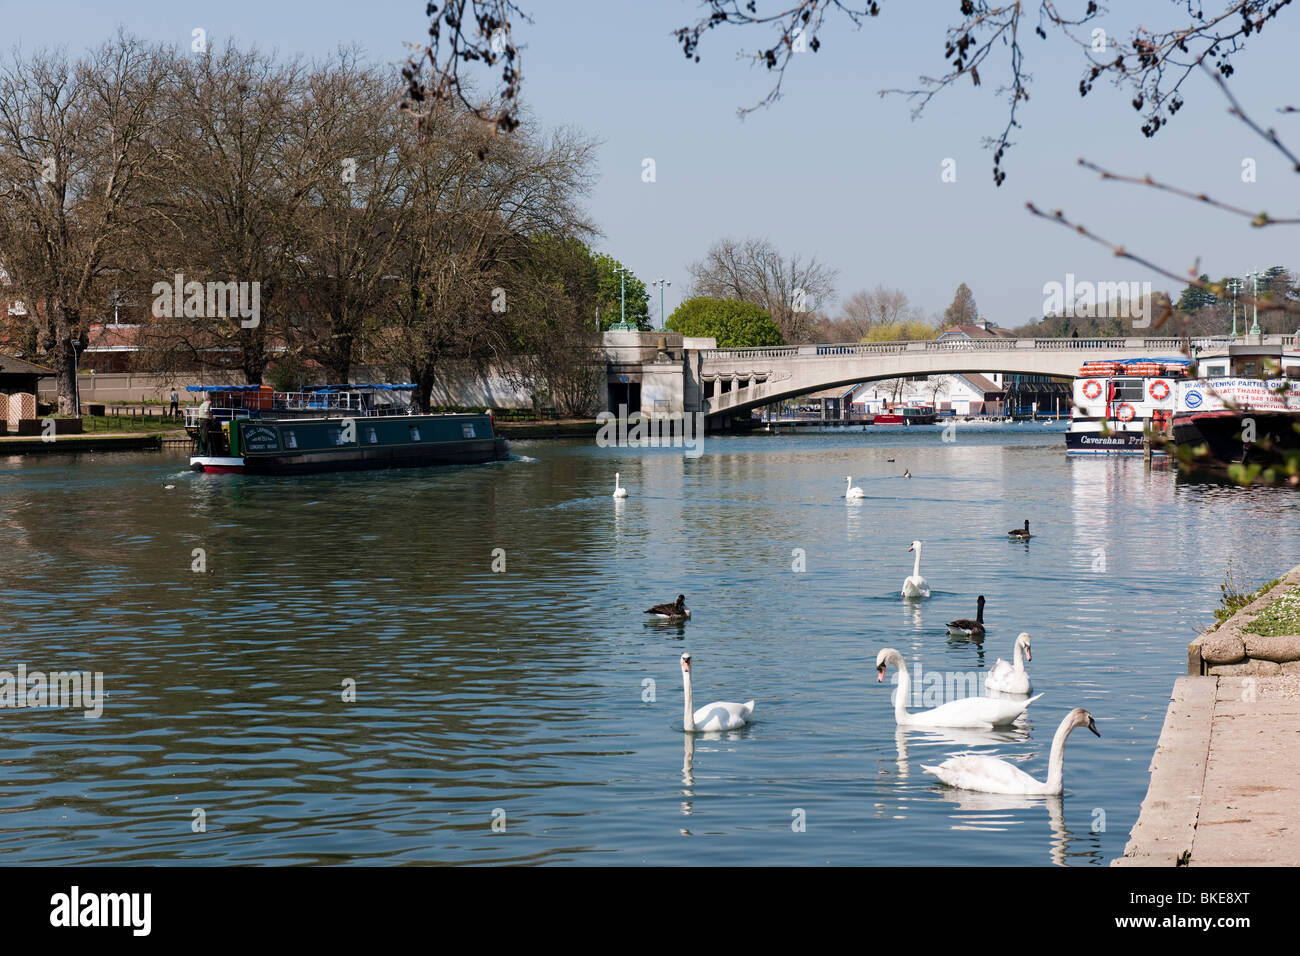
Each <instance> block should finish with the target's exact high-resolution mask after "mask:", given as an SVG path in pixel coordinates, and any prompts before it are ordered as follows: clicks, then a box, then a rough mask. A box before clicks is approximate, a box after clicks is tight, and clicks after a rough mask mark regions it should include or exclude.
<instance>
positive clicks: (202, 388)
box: [185, 382, 415, 392]
mask: <svg viewBox="0 0 1300 956" xmlns="http://www.w3.org/2000/svg"><path fill="white" fill-rule="evenodd" d="M270 387H271V386H269V385H186V386H185V391H187V392H256V391H260V390H261V389H264V388H270ZM414 388H415V383H414V382H407V383H406V384H396V385H391V384H387V383H376V384H373V385H308V386H307V387H306V388H304V389H303V391H304V392H409V391H411V390H412V389H414Z"/></svg>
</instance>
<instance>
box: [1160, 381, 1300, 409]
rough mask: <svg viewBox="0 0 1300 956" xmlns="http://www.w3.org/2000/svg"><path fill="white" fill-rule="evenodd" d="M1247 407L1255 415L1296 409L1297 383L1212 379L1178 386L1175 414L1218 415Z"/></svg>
mask: <svg viewBox="0 0 1300 956" xmlns="http://www.w3.org/2000/svg"><path fill="white" fill-rule="evenodd" d="M1246 406H1249V407H1250V408H1253V409H1256V410H1258V411H1286V410H1287V409H1300V382H1296V381H1294V380H1288V379H1284V378H1275V379H1269V380H1268V381H1264V380H1263V379H1258V378H1212V379H1208V380H1206V381H1191V382H1179V383H1178V410H1179V411H1189V412H1211V411H1220V410H1222V409H1224V408H1229V407H1232V408H1242V407H1246Z"/></svg>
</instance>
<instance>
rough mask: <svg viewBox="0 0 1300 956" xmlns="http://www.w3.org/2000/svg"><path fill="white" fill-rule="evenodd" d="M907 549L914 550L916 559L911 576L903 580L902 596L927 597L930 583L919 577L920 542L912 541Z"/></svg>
mask: <svg viewBox="0 0 1300 956" xmlns="http://www.w3.org/2000/svg"><path fill="white" fill-rule="evenodd" d="M907 550H908V551H915V552H916V561H915V563H913V565H912V576H911V577H909V578H905V579H904V580H903V597H905V598H928V597H929V596H930V584H929V582H927V581H926V580H925V578H923V577H921V542H920V541H913V542H912V546H911V547H910V548H908V549H907Z"/></svg>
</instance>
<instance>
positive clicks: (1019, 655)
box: [1016, 639, 1025, 674]
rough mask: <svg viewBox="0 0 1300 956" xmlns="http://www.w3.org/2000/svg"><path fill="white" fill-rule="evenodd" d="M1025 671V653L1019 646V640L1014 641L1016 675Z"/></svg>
mask: <svg viewBox="0 0 1300 956" xmlns="http://www.w3.org/2000/svg"><path fill="white" fill-rule="evenodd" d="M1024 671H1025V651H1024V648H1023V647H1022V646H1021V644H1020V641H1019V639H1017V640H1016V673H1018V674H1023V673H1024Z"/></svg>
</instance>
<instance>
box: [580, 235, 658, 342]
mask: <svg viewBox="0 0 1300 956" xmlns="http://www.w3.org/2000/svg"><path fill="white" fill-rule="evenodd" d="M591 258H592V260H593V261H594V262H595V263H596V275H597V282H598V287H597V293H596V306H597V308H599V309H600V328H601V331H602V332H603V331H605V330H606V329H608V328H609V327H610V326H611V325H613V324H614V323H616V322H619V321H621V315H622V312H621V310H620V307H619V306H620V302H619V297H620V295H621V294H622V290H623V286H622V282H623V280H622V279H621V277H620V276H619V272H618V270H619V269H621V268H623V263H621V262H619V261H618V260H617V259H615V258H614V257H613V256H607V255H605V254H604V253H596V254H595V255H593V256H592V257H591ZM626 282H627V320H628V321H629V322H635V323H636V326H637V328H639V329H641V331H643V332H648V331H649V330H650V293H649V291H648V290H647V289H646V287H645V283H644V282H642V281H641V280H640V279H638V278H637V277H636V276H635V275H633V274H632V273H631V272H628V274H627V279H626Z"/></svg>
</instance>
